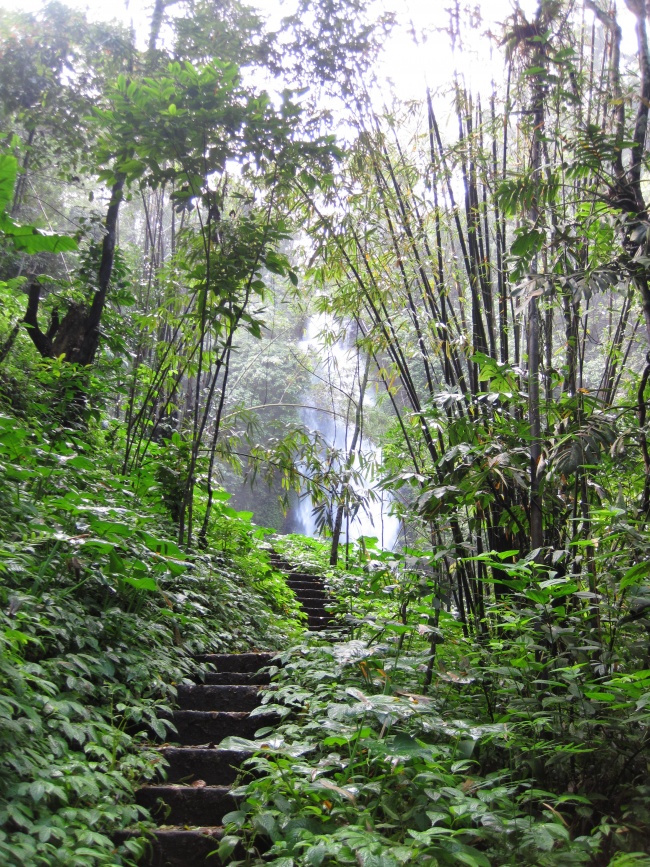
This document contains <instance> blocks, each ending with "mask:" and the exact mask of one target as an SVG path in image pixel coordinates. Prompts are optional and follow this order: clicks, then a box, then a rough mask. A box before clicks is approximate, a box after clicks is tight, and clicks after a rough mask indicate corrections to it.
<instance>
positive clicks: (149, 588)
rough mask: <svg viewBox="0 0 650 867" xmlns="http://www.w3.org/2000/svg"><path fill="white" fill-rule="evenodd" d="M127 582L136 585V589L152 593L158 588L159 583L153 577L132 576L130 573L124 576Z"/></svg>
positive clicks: (123, 579)
mask: <svg viewBox="0 0 650 867" xmlns="http://www.w3.org/2000/svg"><path fill="white" fill-rule="evenodd" d="M122 581H124V583H125V584H130V585H131V587H135V589H136V590H145V591H146V592H147V593H152V592H155V591H157V590H158V585H157V584H156V582H155V581H154V579H153V578H150V577H149V576H146V577H144V578H131V576H130V575H126V576H125V577H124V578H122Z"/></svg>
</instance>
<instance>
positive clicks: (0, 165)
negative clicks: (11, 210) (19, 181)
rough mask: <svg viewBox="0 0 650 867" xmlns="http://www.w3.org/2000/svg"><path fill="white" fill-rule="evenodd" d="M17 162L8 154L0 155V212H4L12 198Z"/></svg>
mask: <svg viewBox="0 0 650 867" xmlns="http://www.w3.org/2000/svg"><path fill="white" fill-rule="evenodd" d="M17 175H18V160H17V159H16V157H13V156H11V155H10V154H0V212H2V211H6V210H7V207H8V206H9V205H10V204H11V202H12V200H13V197H14V188H15V186H16V177H17Z"/></svg>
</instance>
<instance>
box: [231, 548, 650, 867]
mask: <svg viewBox="0 0 650 867" xmlns="http://www.w3.org/2000/svg"><path fill="white" fill-rule="evenodd" d="M293 544H294V547H295V544H296V543H293ZM370 546H371V548H372V540H370ZM312 552H313V546H312ZM357 552H358V559H357V562H358V563H359V566H358V568H356V569H353V570H352V571H350V572H348V573H343V572H342V571H341V570H339V571H338V581H336V580H332V586H334V585H335V584H336V585H337V586H338V602H337V606H338V608H339V610H340V612H341V633H343V634H341V633H339V634H338V635H330V636H329V638H325V639H323V638H314V639H313V640H312V641H311V642H308V643H304V644H301V645H299V646H297V647H294V648H292V649H291V650H289V651H286V652H285V653H283V654H282V655H281V656H280V657H279V659H278V667H277V668H276V670H275V676H274V684H275V685H274V688H273V689H272V691H270V692H269V693H267V696H266V698H265V702H266V704H265V705H263V707H264V710H269V709H270V708H273V709H274V710H276V711H278V712H279V713H281V714H282V715H283V717H284V720H283V723H282V725H281V726H280V728H279V729H278V730H277V731H275V732H271V731H260V732H258V736H257V739H256V741H253V742H246V743H245V744H243V743H241V742H239V739H234V740H235V741H237V742H238V743H239V746H240V747H241V746H247V747H248V748H249V749H254V750H255V751H256V753H255V757H254V758H253V759H252V760H251V770H254V775H253V778H252V779H251V780H248V781H243V785H242V787H241V788H240V789H239V792H238V794H239V795H240V797H241V799H242V800H241V804H240V808H239V809H238V810H237V811H235V812H233V813H231V814H230V816H229V817H227V821H229V823H230V825H229V828H228V829H227V830H228V834H227V836H226V837H225V839H224V841H223V842H222V844H221V850H220V851H221V854H222V855H224V856H225V855H226V854H227V853H228V852H230V851H234V846H235V842H236V841H240V840H243V841H244V843H245V850H246V857H245V858H242V859H240V860H236V861H234V862H232V863H234V864H241V865H243V864H262V863H264V864H268V863H271V864H273V865H275V867H307V865H324V867H330V865H335V864H349V865H357V864H362V865H373V867H374V865H381V867H395V865H399V864H431V865H443V864H450V865H451V864H468V865H472V867H490V865H493V867H496V865H506V864H512V865H515V864H527V865H531V867H537V865H549V867H551V865H552V867H555V865H564V864H566V865H570V864H581V863H584V864H591V865H623V864H630V865H632V864H635V865H648V864H650V858H649V857H648V856H647V855H646V854H644V853H645V850H646V849H647V840H648V839H649V838H650V812H649V810H648V797H649V795H650V792H649V791H648V785H647V743H648V724H649V722H650V716H649V714H648V710H647V707H648V704H649V701H648V697H649V696H650V672H649V671H648V667H647V663H644V659H645V656H644V653H645V651H644V649H643V648H644V647H645V646H647V623H646V622H641V620H642V619H641V618H636V619H635V611H634V609H633V608H632V609H630V608H629V607H628V608H626V609H625V611H622V610H620V609H618V611H615V610H614V609H615V607H616V605H615V604H613V605H612V608H611V610H610V613H611V621H610V623H609V624H608V625H607V626H605V625H604V624H602V623H601V624H598V625H596V624H593V625H592V626H590V625H589V624H588V623H587V624H585V622H584V620H585V617H586V615H585V614H584V613H583V608H582V607H581V605H579V604H575V603H577V602H579V597H578V599H577V600H575V603H573V604H572V599H571V596H572V594H575V593H580V592H581V591H580V590H578V589H576V588H573V589H571V588H569V592H565V591H566V590H567V587H568V583H567V582H556V581H554V580H553V579H548V577H547V576H546V575H544V574H542V575H540V574H539V570H538V569H537V568H536V566H535V564H534V563H531V562H530V561H528V562H524V561H521V562H520V563H519V572H518V573H517V574H516V575H515V576H514V577H513V579H512V580H513V592H512V594H511V596H510V597H509V598H507V599H505V600H502V601H500V602H499V603H495V604H493V605H491V606H489V607H488V608H487V609H486V612H485V620H484V623H483V627H482V629H481V630H480V631H479V632H477V633H475V634H469V633H467V630H465V629H464V624H462V623H461V622H460V620H459V619H458V616H457V613H456V612H454V610H453V606H452V605H451V603H450V597H449V596H448V595H447V590H446V588H445V587H444V586H442V585H441V583H440V581H439V578H438V577H437V574H436V571H435V569H433V568H431V558H430V557H429V560H428V564H427V558H426V557H424V556H423V554H422V552H417V551H410V552H409V551H407V552H405V553H404V554H401V555H398V554H390V555H388V554H386V553H383V554H382V552H379V551H376V550H375V551H374V555H375V556H374V557H371V556H370V554H371V553H373V552H372V551H371V550H369V548H368V540H362V541H361V543H360V544H359V545H358V546H357ZM294 553H295V552H294ZM323 556H326V552H325V551H323ZM312 557H313V553H312ZM382 561H383V562H382ZM362 564H363V565H362ZM636 571H637V575H636V577H635V574H633V573H632V572H628V573H627V580H628V581H634V580H638V572H639V571H643V570H636ZM355 572H356V574H354V573H355ZM524 579H526V581H525V582H524ZM517 583H519V584H520V585H521V586H520V587H519V589H514V585H515V584H517ZM233 745H234V742H233Z"/></svg>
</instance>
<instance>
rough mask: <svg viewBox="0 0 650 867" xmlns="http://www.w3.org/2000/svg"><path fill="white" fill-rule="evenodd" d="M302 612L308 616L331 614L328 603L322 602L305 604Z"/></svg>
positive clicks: (313, 601) (316, 601) (311, 601)
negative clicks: (327, 606)
mask: <svg viewBox="0 0 650 867" xmlns="http://www.w3.org/2000/svg"><path fill="white" fill-rule="evenodd" d="M302 610H303V611H305V612H306V613H307V614H316V613H322V614H329V611H328V610H327V608H326V603H323V602H322V601H321V600H310V601H309V604H308V605H307V604H305V603H303V606H302Z"/></svg>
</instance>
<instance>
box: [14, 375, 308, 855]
mask: <svg viewBox="0 0 650 867" xmlns="http://www.w3.org/2000/svg"><path fill="white" fill-rule="evenodd" d="M78 375H79V373H78V372H75V371H74V369H73V368H71V367H70V366H69V365H61V364H60V363H58V362H54V363H53V364H52V365H51V366H50V367H49V372H47V373H46V372H44V371H43V370H42V371H41V376H42V380H43V381H42V383H41V385H42V387H43V389H44V392H43V394H44V409H43V413H42V414H41V416H40V420H39V421H35V420H34V419H35V414H34V412H33V407H30V408H31V410H32V413H31V417H29V416H27V415H25V414H23V415H20V416H19V415H16V414H15V413H12V412H10V410H9V409H8V407H7V406H6V405H5V406H3V408H2V411H1V412H0V576H1V578H2V586H1V587H0V862H1V863H2V864H6V865H22V867H36V865H48V867H50V865H57V864H60V865H70V864H75V865H79V867H81V865H88V867H90V865H127V864H135V863H136V862H137V860H138V858H139V857H140V856H141V855H142V853H143V851H144V847H145V845H146V841H145V832H146V829H147V827H150V826H151V823H150V821H149V820H148V814H147V812H146V810H143V809H142V808H140V807H137V806H136V805H135V798H134V791H135V789H136V788H137V787H138V786H139V785H141V784H142V783H144V782H147V781H149V780H152V779H154V778H155V777H157V776H158V774H159V772H160V771H161V770H162V765H163V764H164V762H162V760H161V757H160V754H159V752H158V751H157V750H156V749H155V745H156V743H159V742H160V741H165V740H173V739H174V727H173V724H172V720H171V711H172V709H173V706H174V701H175V695H176V687H177V685H178V684H179V683H182V682H184V681H185V680H188V679H189V678H190V677H195V676H196V662H195V660H194V658H193V656H194V654H197V653H206V652H218V651H237V650H248V649H251V647H255V646H260V647H265V648H266V647H269V646H280V645H281V642H283V641H285V640H286V636H287V635H293V636H297V635H298V634H299V630H300V625H299V621H298V620H297V619H296V613H297V609H296V603H295V600H294V598H293V594H292V593H291V591H289V590H288V588H287V587H286V584H284V583H282V582H281V580H280V578H279V576H278V575H277V573H275V572H274V571H273V569H272V568H271V566H270V565H269V561H268V556H267V553H266V552H265V551H264V549H263V548H262V547H261V540H262V539H263V538H264V532H263V531H262V530H261V529H260V528H257V527H255V525H253V524H252V523H251V520H250V515H240V514H238V513H236V512H234V510H232V509H229V507H228V506H227V498H226V497H224V498H223V499H222V500H221V501H220V505H221V510H220V511H219V510H215V511H216V513H217V514H216V516H215V519H214V522H213V526H212V527H211V536H210V550H209V551H201V552H197V551H191V550H190V551H187V550H186V551H181V550H180V549H179V548H178V547H177V545H176V544H175V542H174V541H173V538H174V536H175V531H174V525H173V522H172V521H171V519H170V517H169V515H168V512H167V509H166V506H165V502H164V496H163V492H162V491H161V489H160V486H159V485H156V482H155V478H154V476H153V475H151V477H149V476H145V473H144V471H143V472H142V473H140V475H135V474H134V475H132V476H129V477H125V476H122V475H120V473H119V472H118V471H116V467H115V466H114V462H115V461H116V460H117V459H116V458H115V457H114V456H113V455H114V453H113V452H111V450H110V448H109V447H108V446H109V445H110V442H111V440H110V438H111V437H114V436H115V430H114V429H113V428H111V427H110V426H108V427H106V429H105V430H102V428H101V427H99V426H96V425H95V424H94V422H93V420H92V417H91V418H90V419H89V422H88V423H87V424H86V426H85V427H83V428H72V427H69V426H65V425H64V424H62V423H61V421H60V413H58V412H57V409H58V410H60V409H61V405H62V404H65V401H66V399H67V398H66V394H67V395H68V396H69V397H70V399H74V395H75V394H76V389H75V383H74V382H71V381H69V380H67V379H66V377H70V376H71V377H73V379H74V377H76V376H78ZM54 394H57V395H58V407H57V408H55V409H51V410H49V409H48V408H47V407H48V403H45V401H47V400H48V396H49V398H50V399H51V398H52V396H53V395H54ZM49 406H50V407H52V406H53V404H52V403H51V402H49ZM152 473H153V470H152ZM163 773H164V771H163ZM127 828H128V829H130V830H131V832H135V833H129V834H127V835H124V834H122V835H121V836H120V835H119V834H118V832H120V831H124V829H127ZM138 829H140V832H141V833H140V834H139V835H138Z"/></svg>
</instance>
